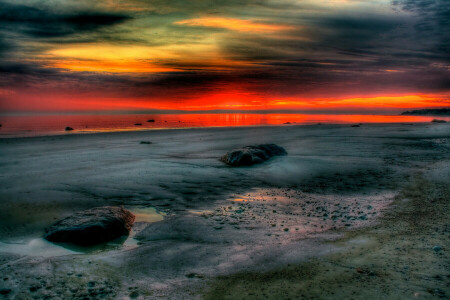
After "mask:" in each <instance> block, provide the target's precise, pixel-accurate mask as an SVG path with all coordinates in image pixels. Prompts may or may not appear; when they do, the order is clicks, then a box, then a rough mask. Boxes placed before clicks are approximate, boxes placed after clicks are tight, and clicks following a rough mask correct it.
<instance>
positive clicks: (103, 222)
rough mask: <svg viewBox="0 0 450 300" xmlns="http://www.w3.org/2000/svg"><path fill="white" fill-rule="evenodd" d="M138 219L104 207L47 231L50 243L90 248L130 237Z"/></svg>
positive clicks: (74, 216)
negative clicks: (125, 236)
mask: <svg viewBox="0 0 450 300" xmlns="http://www.w3.org/2000/svg"><path fill="white" fill-rule="evenodd" d="M134 219H135V216H134V215H133V214H132V213H131V212H130V211H128V210H126V209H124V208H122V207H115V206H104V207H96V208H92V209H88V210H85V211H81V212H77V213H75V214H73V215H71V216H69V217H67V218H65V219H62V220H60V221H58V222H56V223H54V224H53V225H51V226H50V227H49V228H47V229H46V233H45V235H44V238H45V239H46V240H48V241H51V242H62V243H73V244H77V245H83V246H90V245H95V244H100V243H103V242H107V241H110V240H113V239H116V238H118V237H120V236H123V235H128V234H129V233H130V229H131V227H132V226H133V222H134Z"/></svg>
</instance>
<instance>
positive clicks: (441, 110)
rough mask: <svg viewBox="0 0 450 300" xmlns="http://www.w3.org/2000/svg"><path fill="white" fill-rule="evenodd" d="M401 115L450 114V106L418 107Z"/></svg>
mask: <svg viewBox="0 0 450 300" xmlns="http://www.w3.org/2000/svg"><path fill="white" fill-rule="evenodd" d="M400 115H401V116H450V108H439V109H418V110H410V111H405V112H402V113H401V114H400Z"/></svg>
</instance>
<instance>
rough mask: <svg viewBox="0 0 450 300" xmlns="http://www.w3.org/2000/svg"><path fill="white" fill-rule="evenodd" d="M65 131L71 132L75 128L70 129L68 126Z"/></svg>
mask: <svg viewBox="0 0 450 300" xmlns="http://www.w3.org/2000/svg"><path fill="white" fill-rule="evenodd" d="M64 130H65V131H71V130H73V128H72V127H69V126H67V127H66V129H64Z"/></svg>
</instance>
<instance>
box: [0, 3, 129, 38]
mask: <svg viewBox="0 0 450 300" xmlns="http://www.w3.org/2000/svg"><path fill="white" fill-rule="evenodd" d="M128 19H130V17H129V16H127V15H125V14H121V13H109V12H95V11H93V12H91V11H75V12H69V11H67V12H60V11H51V10H43V9H40V8H36V7H32V6H27V5H21V4H11V3H6V2H0V28H2V29H8V30H13V31H16V32H22V33H24V34H26V35H29V36H32V37H36V38H47V37H63V36H67V35H71V34H77V33H79V32H85V31H93V30H96V29H99V28H101V27H103V26H108V25H114V24H118V23H121V22H123V21H125V20H128Z"/></svg>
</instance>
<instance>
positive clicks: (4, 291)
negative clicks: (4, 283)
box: [0, 289, 11, 295]
mask: <svg viewBox="0 0 450 300" xmlns="http://www.w3.org/2000/svg"><path fill="white" fill-rule="evenodd" d="M9 293H11V289H0V295H8V294H9Z"/></svg>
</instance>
